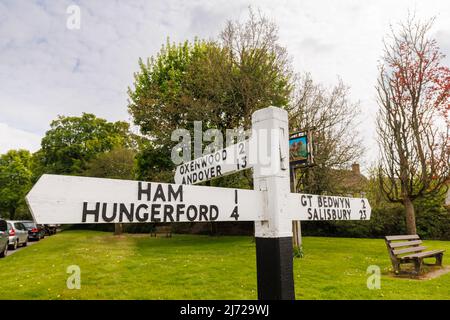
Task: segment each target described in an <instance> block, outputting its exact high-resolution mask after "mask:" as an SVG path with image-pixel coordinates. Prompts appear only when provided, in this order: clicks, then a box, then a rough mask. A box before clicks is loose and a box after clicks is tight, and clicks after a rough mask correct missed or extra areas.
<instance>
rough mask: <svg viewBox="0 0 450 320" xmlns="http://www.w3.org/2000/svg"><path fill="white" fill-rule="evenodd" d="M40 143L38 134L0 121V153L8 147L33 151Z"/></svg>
mask: <svg viewBox="0 0 450 320" xmlns="http://www.w3.org/2000/svg"><path fill="white" fill-rule="evenodd" d="M40 144H41V137H40V136H39V135H37V134H34V133H31V132H27V131H23V130H19V129H15V128H11V127H10V126H8V125H7V124H6V123H0V154H2V153H5V152H6V151H8V150H10V149H27V150H30V151H31V152H34V151H37V150H38V149H39V148H40Z"/></svg>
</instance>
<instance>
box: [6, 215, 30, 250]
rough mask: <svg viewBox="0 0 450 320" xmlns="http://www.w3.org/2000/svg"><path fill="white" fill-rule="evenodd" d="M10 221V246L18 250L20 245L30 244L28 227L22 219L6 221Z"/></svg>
mask: <svg viewBox="0 0 450 320" xmlns="http://www.w3.org/2000/svg"><path fill="white" fill-rule="evenodd" d="M6 222H7V223H8V233H9V248H10V249H12V250H16V249H17V247H18V246H20V245H22V246H24V247H25V246H27V245H28V229H27V228H26V227H25V226H24V224H23V223H22V222H20V221H6Z"/></svg>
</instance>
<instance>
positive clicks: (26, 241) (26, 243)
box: [22, 239, 28, 247]
mask: <svg viewBox="0 0 450 320" xmlns="http://www.w3.org/2000/svg"><path fill="white" fill-rule="evenodd" d="M27 245H28V239H27V240H25V243H24V244H23V245H22V246H24V247H26V246H27Z"/></svg>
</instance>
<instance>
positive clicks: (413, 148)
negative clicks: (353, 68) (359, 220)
mask: <svg viewBox="0 0 450 320" xmlns="http://www.w3.org/2000/svg"><path fill="white" fill-rule="evenodd" d="M432 24H433V20H430V21H428V22H425V23H422V22H420V21H417V20H415V19H414V18H410V19H408V20H407V22H406V23H404V24H401V25H400V30H399V32H397V33H396V32H392V39H391V41H390V42H389V44H387V43H385V50H384V56H383V59H382V63H381V65H380V67H379V70H380V73H379V78H378V83H377V87H376V88H377V93H378V104H379V106H380V109H379V113H378V118H377V132H378V141H379V146H380V149H381V160H380V164H379V170H378V173H379V178H380V179H379V181H380V187H381V190H382V192H383V194H384V195H385V196H386V197H387V199H388V200H390V201H392V202H400V203H403V204H404V206H405V209H406V210H405V211H406V225H407V231H408V233H410V234H415V233H416V224H415V212H414V205H413V201H414V200H415V199H416V198H419V197H424V196H427V195H433V194H436V193H440V192H445V191H446V183H447V182H448V181H449V178H450V175H449V172H450V169H449V161H450V143H449V142H450V139H449V128H450V121H449V120H450V119H449V112H450V111H449V109H450V69H449V68H448V67H446V66H443V65H442V64H441V61H442V59H443V58H444V55H443V54H442V53H441V52H440V50H439V47H438V45H437V43H436V40H434V39H431V38H429V37H428V36H427V35H428V32H429V30H430V28H431V26H432ZM444 190H445V191H444Z"/></svg>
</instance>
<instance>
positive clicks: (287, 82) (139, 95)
mask: <svg viewBox="0 0 450 320" xmlns="http://www.w3.org/2000/svg"><path fill="white" fill-rule="evenodd" d="M277 41H278V39H277V29H276V26H275V25H274V24H273V23H271V22H270V21H269V20H268V19H267V18H265V17H263V16H261V15H258V16H257V15H255V14H253V12H252V11H250V17H249V20H248V21H247V22H245V23H240V22H231V21H229V22H228V23H227V25H226V27H225V29H224V30H223V32H222V33H221V35H220V39H219V40H218V41H198V40H197V41H195V42H194V43H193V44H190V43H189V42H184V43H182V44H179V45H175V44H170V43H167V45H165V46H163V47H162V49H161V51H160V52H159V54H158V55H157V56H156V57H152V58H151V59H148V60H147V63H146V64H144V63H143V61H142V59H141V60H140V62H139V64H140V71H139V72H138V73H136V74H135V81H134V87H133V88H129V90H128V94H129V97H130V101H129V106H128V109H129V112H130V114H131V115H132V116H133V120H134V123H135V124H136V125H137V126H139V128H140V130H141V133H142V134H145V135H147V136H148V137H149V139H150V140H151V141H150V142H149V143H148V148H151V149H153V150H158V151H159V152H163V153H164V154H166V155H167V156H166V158H165V159H161V157H160V155H159V154H160V153H159V152H152V151H145V153H146V154H147V155H149V156H156V157H155V158H153V157H152V158H147V157H139V156H138V158H140V159H142V160H143V161H139V162H138V163H139V166H140V165H141V164H145V165H146V166H150V167H152V168H155V171H156V173H157V174H158V175H159V176H167V177H168V176H169V175H168V174H167V175H163V174H162V172H163V171H166V172H167V171H168V172H170V171H171V170H172V169H173V164H170V163H171V161H170V154H171V148H172V147H173V146H174V145H175V144H176V143H177V142H173V141H170V137H171V133H172V132H173V130H175V129H177V128H183V129H188V130H190V131H192V129H193V122H194V121H196V120H204V121H203V129H208V128H218V129H220V130H225V129H232V128H236V127H240V126H242V127H245V128H247V129H248V128H249V127H250V122H251V114H252V113H253V112H254V111H255V110H257V109H260V108H263V107H267V106H270V105H276V106H279V107H286V106H287V104H288V101H289V95H290V93H291V90H292V82H291V78H292V72H291V69H290V64H289V61H288V59H287V55H286V50H285V49H284V48H282V47H281V46H280V45H278V44H277ZM191 136H192V135H191ZM139 170H140V172H144V173H149V174H152V173H151V172H148V171H147V172H146V169H145V168H143V169H139Z"/></svg>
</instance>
